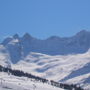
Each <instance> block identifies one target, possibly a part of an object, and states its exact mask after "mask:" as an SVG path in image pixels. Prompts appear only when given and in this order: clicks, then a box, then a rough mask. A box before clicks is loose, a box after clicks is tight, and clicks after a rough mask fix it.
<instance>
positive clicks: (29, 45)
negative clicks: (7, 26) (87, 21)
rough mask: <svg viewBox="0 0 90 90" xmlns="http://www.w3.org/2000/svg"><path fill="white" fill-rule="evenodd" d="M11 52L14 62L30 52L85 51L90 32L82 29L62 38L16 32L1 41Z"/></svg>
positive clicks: (54, 53)
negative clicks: (41, 37)
mask: <svg viewBox="0 0 90 90" xmlns="http://www.w3.org/2000/svg"><path fill="white" fill-rule="evenodd" d="M1 45H3V46H4V47H5V48H6V50H7V51H8V52H9V54H10V57H11V60H12V62H13V63H17V62H18V61H19V60H21V59H23V58H24V57H26V56H27V55H28V54H29V53H30V52H38V53H43V54H47V55H68V54H79V53H85V52H87V51H88V49H89V48H90V32H88V31H85V30H82V31H80V32H79V33H77V34H76V35H74V36H72V37H68V38H67V37H66V38H60V37H57V36H52V37H50V38H47V39H45V40H40V39H36V38H34V37H32V36H31V35H29V34H28V33H26V34H25V35H24V36H23V37H19V35H18V34H15V35H14V36H12V37H7V38H6V39H4V40H3V42H2V43H1Z"/></svg>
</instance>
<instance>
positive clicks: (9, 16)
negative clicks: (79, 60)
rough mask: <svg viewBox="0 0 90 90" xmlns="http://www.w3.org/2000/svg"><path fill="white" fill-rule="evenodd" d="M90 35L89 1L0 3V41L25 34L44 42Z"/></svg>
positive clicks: (19, 0) (2, 0)
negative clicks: (58, 38)
mask: <svg viewBox="0 0 90 90" xmlns="http://www.w3.org/2000/svg"><path fill="white" fill-rule="evenodd" d="M82 29H86V30H88V31H90V0H0V40H2V39H3V38H5V37H6V36H10V35H13V34H15V33H18V34H19V35H20V36H22V35H23V34H24V33H25V32H28V33H30V34H31V35H32V36H34V37H37V38H40V39H45V38H47V37H49V36H53V35H54V36H60V37H68V36H72V35H74V34H75V33H77V32H79V31H80V30H82Z"/></svg>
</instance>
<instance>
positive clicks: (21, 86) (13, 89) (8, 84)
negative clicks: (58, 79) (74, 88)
mask: <svg viewBox="0 0 90 90" xmlns="http://www.w3.org/2000/svg"><path fill="white" fill-rule="evenodd" d="M0 90H64V89H60V88H57V87H54V86H51V85H48V84H43V83H41V82H36V81H34V80H31V79H29V78H25V77H16V76H13V75H8V74H6V73H4V72H0Z"/></svg>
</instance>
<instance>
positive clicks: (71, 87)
mask: <svg viewBox="0 0 90 90" xmlns="http://www.w3.org/2000/svg"><path fill="white" fill-rule="evenodd" d="M0 72H6V73H8V74H12V75H15V76H18V77H22V76H23V77H28V78H31V79H34V80H35V81H40V82H42V83H49V84H50V85H52V86H55V87H58V88H63V89H67V90H84V89H82V88H81V87H80V86H77V85H75V84H71V85H70V84H64V83H59V82H55V81H53V80H47V79H44V78H41V77H38V76H35V75H32V74H30V73H25V72H23V71H20V70H13V69H11V68H8V67H3V66H1V65H0Z"/></svg>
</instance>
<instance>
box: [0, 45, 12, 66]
mask: <svg viewBox="0 0 90 90" xmlns="http://www.w3.org/2000/svg"><path fill="white" fill-rule="evenodd" d="M0 65H2V66H4V67H11V61H10V56H9V53H8V52H7V50H6V48H5V47H4V46H3V45H0Z"/></svg>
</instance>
